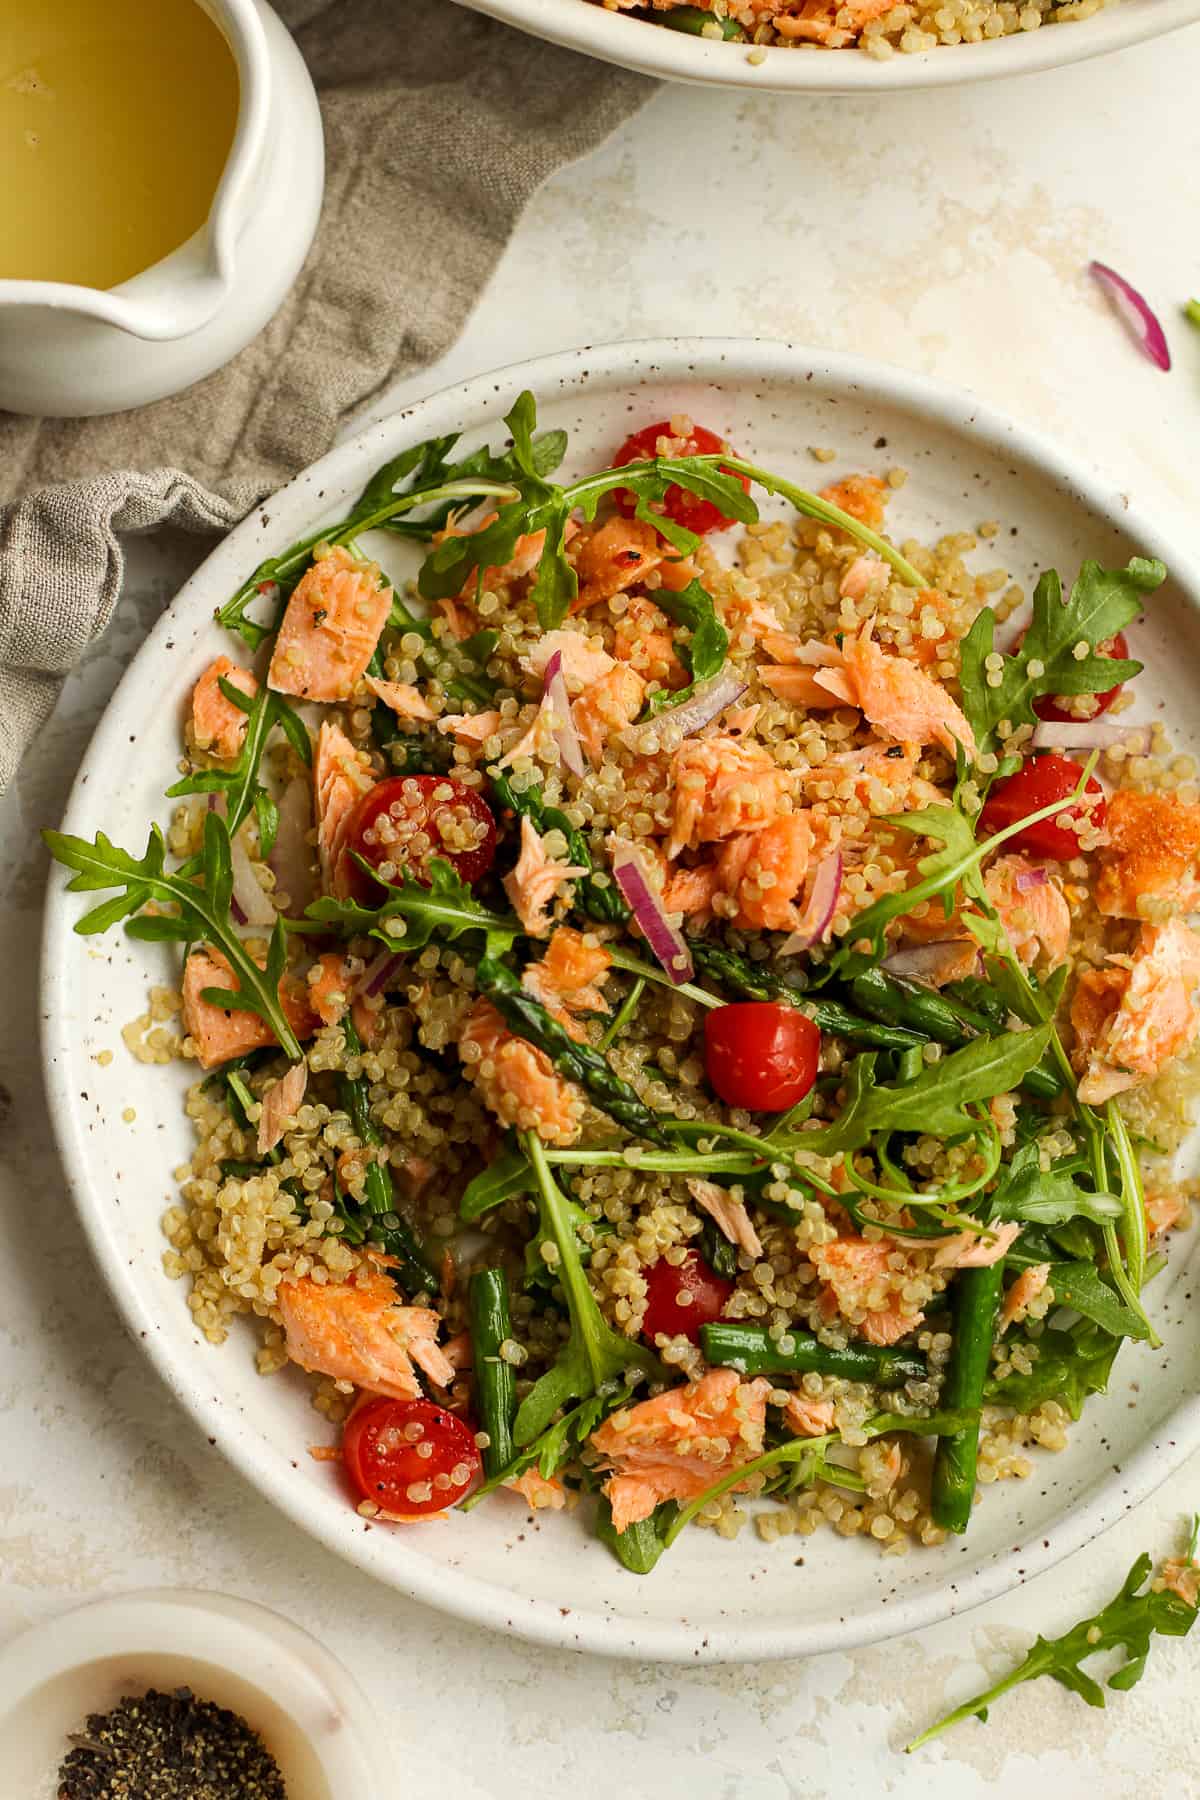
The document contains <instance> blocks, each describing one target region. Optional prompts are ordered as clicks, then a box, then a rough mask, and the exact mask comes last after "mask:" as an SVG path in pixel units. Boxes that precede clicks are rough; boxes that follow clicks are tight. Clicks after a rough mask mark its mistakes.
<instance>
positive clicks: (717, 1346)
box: [700, 1320, 929, 1387]
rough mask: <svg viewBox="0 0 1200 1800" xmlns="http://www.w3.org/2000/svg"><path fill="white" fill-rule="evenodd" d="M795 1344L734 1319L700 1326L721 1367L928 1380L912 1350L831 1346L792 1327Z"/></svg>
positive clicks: (885, 1382)
mask: <svg viewBox="0 0 1200 1800" xmlns="http://www.w3.org/2000/svg"><path fill="white" fill-rule="evenodd" d="M788 1337H789V1338H790V1339H791V1340H792V1344H793V1346H794V1348H793V1349H791V1350H788V1351H783V1350H780V1348H779V1346H778V1344H777V1343H776V1341H775V1340H774V1339H773V1338H771V1337H769V1336H768V1335H767V1329H766V1326H765V1325H735V1324H733V1323H730V1322H727V1321H725V1320H718V1321H717V1323H716V1324H714V1325H702V1326H701V1327H700V1344H701V1347H702V1349H703V1351H704V1354H705V1356H706V1358H707V1359H708V1361H709V1362H710V1363H712V1364H713V1365H714V1366H716V1367H718V1368H723V1367H729V1368H736V1369H738V1370H740V1371H741V1373H742V1374H744V1375H783V1374H796V1375H807V1374H808V1373H809V1371H810V1370H813V1371H815V1372H816V1373H817V1374H818V1375H841V1376H843V1377H845V1379H846V1380H848V1381H871V1382H874V1383H875V1384H876V1385H877V1386H879V1387H900V1386H902V1384H903V1383H904V1382H906V1381H924V1380H926V1379H927V1377H928V1375H929V1370H928V1368H927V1367H926V1365H925V1359H924V1357H921V1356H917V1355H916V1354H915V1353H914V1352H913V1351H911V1350H893V1349H887V1348H884V1347H882V1346H880V1345H878V1344H848V1345H847V1346H846V1348H845V1349H844V1350H831V1349H830V1348H829V1346H828V1345H827V1344H823V1343H822V1342H821V1341H820V1339H819V1338H816V1337H813V1336H812V1335H811V1333H809V1332H807V1331H789V1332H788Z"/></svg>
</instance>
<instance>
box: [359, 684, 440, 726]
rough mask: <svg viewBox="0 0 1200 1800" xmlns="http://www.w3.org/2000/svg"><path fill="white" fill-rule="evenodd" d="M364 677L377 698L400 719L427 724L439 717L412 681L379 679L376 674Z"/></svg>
mask: <svg viewBox="0 0 1200 1800" xmlns="http://www.w3.org/2000/svg"><path fill="white" fill-rule="evenodd" d="M364 679H365V681H366V684H367V686H368V687H369V688H370V690H371V692H372V693H373V694H374V696H375V698H376V699H377V700H382V701H383V704H384V705H385V706H389V707H390V708H391V710H392V711H393V712H394V713H395V715H396V717H397V718H398V719H404V720H406V721H411V722H412V723H413V724H420V725H427V724H429V723H430V721H431V720H433V719H435V718H436V717H437V714H436V713H435V712H434V710H433V708H432V706H430V704H429V702H428V700H426V698H425V696H424V694H422V692H421V690H420V688H417V687H414V686H413V684H412V682H411V681H378V680H376V678H375V676H374V675H367V676H366V677H365V678H364Z"/></svg>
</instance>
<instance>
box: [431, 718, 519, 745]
mask: <svg viewBox="0 0 1200 1800" xmlns="http://www.w3.org/2000/svg"><path fill="white" fill-rule="evenodd" d="M503 723H504V719H503V715H502V714H500V713H498V712H492V711H488V712H478V713H443V714H442V716H441V718H440V719H439V720H438V722H437V728H438V730H439V731H443V732H446V733H448V734H449V735H450V736H452V737H453V739H454V741H455V743H456V744H466V745H467V746H468V747H469V748H471V749H478V748H479V747H480V746H481V745H482V744H485V743H486V742H487V740H488V738H490V737H494V736H495V735H496V733H497V732H498V731H499V729H500V727H501V725H502V724H503Z"/></svg>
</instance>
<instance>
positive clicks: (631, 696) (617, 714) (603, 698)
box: [571, 662, 646, 765]
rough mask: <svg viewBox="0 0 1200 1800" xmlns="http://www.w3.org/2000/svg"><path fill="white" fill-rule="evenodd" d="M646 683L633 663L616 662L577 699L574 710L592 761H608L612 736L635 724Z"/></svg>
mask: <svg viewBox="0 0 1200 1800" xmlns="http://www.w3.org/2000/svg"><path fill="white" fill-rule="evenodd" d="M645 697H646V683H645V682H644V681H643V680H642V678H641V676H640V675H639V674H638V672H637V670H636V669H634V668H632V667H631V666H630V664H629V663H622V662H619V663H614V665H613V667H612V668H611V669H609V671H608V673H607V674H605V675H602V676H601V677H600V679H599V681H596V682H594V683H593V684H592V686H591V687H589V688H587V689H585V691H584V692H583V693H582V694H581V695H580V696H579V698H578V700H576V701H575V703H574V705H573V707H572V708H571V711H572V713H573V715H574V719H575V729H576V731H577V732H578V733H579V741H580V743H581V744H582V745H583V748H584V751H585V753H586V755H587V758H588V761H589V762H590V763H592V764H593V765H596V764H599V763H601V762H603V761H604V752H605V749H606V747H607V745H608V740H609V738H610V737H615V736H616V734H617V732H618V731H624V729H625V727H626V726H627V725H632V724H633V721H634V720H635V719H636V718H637V716H638V714H639V713H640V712H641V710H642V702H643V700H644V699H645Z"/></svg>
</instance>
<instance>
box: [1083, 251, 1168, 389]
mask: <svg viewBox="0 0 1200 1800" xmlns="http://www.w3.org/2000/svg"><path fill="white" fill-rule="evenodd" d="M1088 273H1089V275H1091V276H1092V278H1093V280H1095V281H1097V282H1098V283H1099V284H1100V287H1101V288H1102V289H1103V291H1104V295H1105V298H1106V299H1107V301H1108V303H1109V305H1110V306H1111V307H1112V309H1113V311H1114V312H1115V313H1116V315H1117V317H1118V318H1119V319H1120V321H1121V323H1122V325H1124V327H1125V329H1126V331H1127V332H1128V333H1129V335H1130V337H1131V338H1132V339H1133V341H1134V343H1135V344H1136V345H1137V347H1138V349H1139V350H1140V351H1141V353H1142V355H1143V356H1145V357H1146V358H1147V359H1148V360H1149V361H1150V362H1152V363H1153V364H1154V366H1155V368H1156V369H1162V370H1163V371H1164V373H1165V372H1166V371H1167V370H1168V369H1170V367H1171V352H1170V350H1169V348H1168V347H1167V334H1166V332H1165V331H1164V330H1163V328H1162V326H1161V325H1160V324H1159V321H1158V317H1157V315H1156V314H1155V313H1154V311H1153V309H1152V308H1151V307H1150V306H1149V304H1148V303H1147V302H1146V301H1145V300H1144V299H1143V298H1142V296H1141V294H1139V293H1138V291H1137V289H1136V288H1135V287H1133V286H1132V285H1131V283H1129V282H1128V281H1126V279H1125V277H1124V276H1123V275H1118V274H1117V271H1116V270H1115V269H1110V268H1109V266H1108V264H1107V263H1102V262H1093V263H1089V264H1088Z"/></svg>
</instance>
